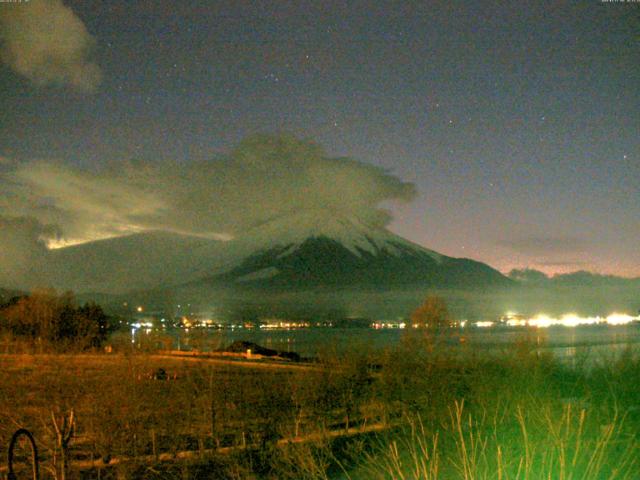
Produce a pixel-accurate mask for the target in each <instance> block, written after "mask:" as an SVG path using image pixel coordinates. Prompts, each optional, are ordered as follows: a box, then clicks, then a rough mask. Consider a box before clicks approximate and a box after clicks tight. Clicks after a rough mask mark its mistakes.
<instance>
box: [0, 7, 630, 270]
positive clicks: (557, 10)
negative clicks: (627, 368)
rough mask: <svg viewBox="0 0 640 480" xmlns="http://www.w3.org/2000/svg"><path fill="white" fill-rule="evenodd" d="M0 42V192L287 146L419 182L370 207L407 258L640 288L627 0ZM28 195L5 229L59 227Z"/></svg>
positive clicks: (270, 12)
mask: <svg viewBox="0 0 640 480" xmlns="http://www.w3.org/2000/svg"><path fill="white" fill-rule="evenodd" d="M39 3H42V4H43V6H40V7H38V5H36V4H39ZM27 5H28V7H27ZM33 5H36V6H35V7H34V6H33ZM65 6H66V7H69V8H70V9H71V10H68V9H66V8H65ZM25 8H41V10H39V11H37V12H35V13H33V15H32V17H33V18H34V19H36V20H37V21H35V23H34V22H32V23H29V22H25V21H24V18H22V17H20V15H19V14H17V13H16V11H17V10H18V9H25ZM58 14H59V15H58ZM52 15H58V16H57V17H56V18H57V19H58V20H59V23H58V24H57V23H56V22H54V21H53V20H51V18H52V17H51V16H52ZM21 18H22V20H21ZM45 19H48V20H45ZM21 21H22V23H20V22H21ZM38 21H39V22H41V23H38ZM51 24H53V25H54V27H55V26H56V25H60V26H61V27H62V28H60V29H56V28H51V30H50V31H47V33H46V35H45V34H43V36H44V39H38V38H37V35H39V32H40V30H39V29H43V28H44V29H45V30H46V27H43V25H49V26H50V25H51ZM16 25H18V27H16ZM25 25H27V26H28V27H29V29H27V28H26V27H25ZM83 25H84V28H83ZM0 29H2V30H1V32H2V33H0V39H1V41H2V42H3V45H2V46H1V47H0V48H1V51H2V59H3V63H2V64H1V65H0V174H2V175H0V188H4V189H5V190H6V189H7V188H9V190H11V189H12V188H14V187H15V185H16V182H17V180H16V178H17V177H15V176H14V174H13V172H15V171H16V170H20V169H22V170H25V169H27V170H28V169H30V168H32V167H31V166H32V165H34V163H33V162H34V161H40V162H42V161H44V162H49V163H51V162H54V163H55V164H57V165H64V168H68V169H72V170H73V171H75V172H78V171H83V172H87V175H91V174H92V172H94V173H95V172H98V173H96V175H100V178H101V179H103V180H104V179H106V178H107V177H108V174H107V173H105V172H106V170H105V169H108V171H113V170H114V169H116V170H117V169H118V165H120V164H124V163H125V162H128V161H132V160H134V161H139V163H138V164H139V165H152V164H156V163H163V162H164V163H171V164H173V165H178V166H185V168H188V166H189V165H193V164H196V163H198V162H206V161H207V160H209V159H211V158H214V157H216V156H219V155H220V154H222V153H225V152H229V151H231V150H232V149H233V148H235V147H236V146H237V145H238V143H239V142H240V141H241V140H242V139H244V138H247V137H248V136H250V135H252V134H256V133H278V132H288V133H290V134H293V135H294V136H296V137H299V138H308V139H311V140H313V141H315V142H317V143H318V144H319V145H321V146H322V147H323V148H324V149H325V150H326V152H327V154H328V155H329V156H331V157H349V158H352V159H355V160H357V161H360V162H362V163H364V164H365V165H373V166H377V167H381V168H383V169H385V170H386V171H387V172H388V175H389V176H390V177H391V176H393V177H397V178H398V179H400V181H401V182H402V183H403V184H405V186H406V184H414V185H415V191H416V192H417V193H416V194H415V196H413V198H412V199H411V200H409V201H404V202H403V201H400V200H402V199H403V198H404V199H406V198H407V195H404V194H396V193H392V194H390V195H388V196H384V195H382V196H381V197H380V198H382V199H383V200H382V201H383V206H385V207H386V208H388V209H390V210H391V212H392V214H393V220H392V222H391V223H390V224H389V227H390V229H391V230H392V231H394V232H396V233H398V234H400V235H402V236H404V237H406V238H408V239H410V240H412V241H414V242H416V243H418V244H421V245H423V246H426V247H428V248H431V249H434V250H436V251H439V252H441V253H444V254H446V255H451V256H456V257H470V258H474V259H477V260H480V261H483V262H486V263H489V264H490V265H492V266H494V267H496V268H498V269H500V270H502V271H505V272H506V271H508V270H510V269H511V268H515V267H527V266H528V267H532V268H536V269H539V270H543V271H545V272H547V273H558V272H568V271H574V270H592V271H597V272H601V273H612V274H617V275H624V276H640V248H639V246H638V245H639V239H640V195H639V194H640V88H639V87H640V3H633V2H616V3H613V2H600V1H598V0H588V1H582V0H581V1H571V2H456V1H448V2H429V1H421V2H408V1H407V2H393V3H391V2H388V3H387V2H381V1H371V2H323V1H320V2H288V1H282V2H253V1H250V2H249V1H248V2H245V1H231V2H217V1H216V2H213V1H197V0H184V1H183V0H179V1H172V2H168V1H153V2H151V1H143V0H140V1H131V0H127V1H120V0H110V1H106V2H101V1H92V0H85V1H65V2H64V5H62V2H61V1H59V0H55V1H54V0H40V1H39V0H31V2H29V3H28V4H25V3H0ZM20 32H22V33H25V35H24V38H18V36H19V35H18V34H19V33H20ZM47 35H48V36H47ZM40 40H42V42H43V43H42V44H44V45H48V46H49V47H51V48H54V47H52V46H55V48H56V49H57V50H56V51H55V52H54V57H53V58H54V60H51V59H45V60H44V61H43V60H42V59H39V58H38V57H37V46H38V45H40V43H38V42H39V41H40ZM32 41H33V45H32V44H30V43H29V42H32ZM65 42H66V43H65ZM34 45H35V46H34ZM78 45H79V47H78ZM32 47H33V48H32ZM34 52H36V53H34ZM47 62H48V63H47ZM34 65H35V66H34ZM38 165H40V164H38ZM60 168H62V167H60ZM115 177H117V175H116V174H114V178H115ZM21 178H23V179H24V178H25V174H23V176H22V177H21ZM83 178H84V177H83ZM105 181H106V180H105ZM326 181H327V182H329V183H330V182H332V178H331V176H329V175H327V178H326ZM59 188H65V187H64V186H59ZM114 189H115V187H114ZM31 191H32V192H34V193H33V195H34V196H35V197H29V198H27V197H24V196H23V197H21V198H19V199H17V200H16V198H15V196H16V195H18V194H16V193H15V190H12V193H11V194H6V195H4V197H3V196H2V195H0V217H4V218H5V219H7V218H14V219H15V218H17V216H21V217H20V218H23V217H25V215H27V214H26V213H25V212H26V211H27V210H28V209H27V208H26V207H25V205H30V208H32V210H33V211H36V210H37V211H42V210H43V209H46V208H59V209H60V210H61V211H62V210H65V209H66V210H65V212H66V213H69V212H68V211H69V210H70V207H68V206H66V207H62V206H60V205H56V201H57V198H58V197H56V195H53V194H51V193H46V192H47V191H49V190H46V189H45V191H44V193H42V194H39V193H38V192H37V191H33V190H31ZM114 191H117V189H115V190H114ZM113 195H115V194H113ZM36 197H37V198H36ZM385 199H386V200H385ZM16 202H17V203H18V204H20V205H22V207H20V209H17V210H15V211H14V210H12V209H13V208H14V206H13V205H15V204H16ZM36 204H37V205H36ZM34 205H36V206H35V207H34ZM36 207H37V208H36ZM113 208H114V209H117V206H115V207H113ZM114 211H115V210H114ZM138 213H140V212H138ZM142 213H144V212H142ZM33 215H35V214H33ZM36 217H37V215H36ZM38 218H40V217H38ZM75 228H76V230H75V237H76V238H78V239H81V237H82V235H81V232H80V234H78V231H77V228H78V227H77V225H76V226H75ZM185 230H188V229H186V228H182V230H181V231H185ZM118 231H120V232H122V233H127V231H126V228H120V229H119V230H118ZM59 233H60V234H61V235H63V236H64V235H65V230H64V228H61V232H59ZM199 233H202V232H199ZM217 233H224V232H219V231H218V232H217Z"/></svg>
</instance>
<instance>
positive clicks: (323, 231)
mask: <svg viewBox="0 0 640 480" xmlns="http://www.w3.org/2000/svg"><path fill="white" fill-rule="evenodd" d="M230 243H231V244H230V245H229V249H228V253H229V258H231V259H233V261H232V262H230V263H229V264H228V268H227V269H226V270H225V271H224V272H217V273H214V274H213V275H210V276H208V277H207V278H206V279H205V280H204V282H205V283H207V284H209V285H212V286H213V285H227V286H228V285H236V286H245V287H252V288H265V287H277V288H289V289H291V288H311V287H314V288H317V287H334V288H336V287H337V288H344V287H364V286H366V287H377V288H380V289H384V288H388V287H392V286H409V285H412V286H422V287H428V286H432V287H436V286H437V287H460V288H470V287H478V286H485V285H507V284H510V283H511V281H510V280H509V279H507V278H505V277H504V276H503V275H502V274H500V273H499V272H498V271H497V270H494V269H492V268H491V267H489V266H487V265H484V264H482V263H480V262H475V261H473V260H467V259H456V258H451V257H446V256H444V255H441V254H439V253H436V252H434V251H432V250H428V249H426V248H423V247H420V246H419V245H416V244H414V243H411V242H409V241H407V240H405V239H403V238H401V237H399V236H397V235H395V234H393V233H391V232H389V231H388V230H386V229H383V228H373V227H369V226H367V225H364V224H363V223H361V222H359V221H357V220H354V219H347V218H344V217H339V216H334V215H317V214H316V213H315V212H306V213H304V214H299V215H296V216H293V217H287V218H286V219H276V220H273V221H271V222H268V223H266V224H264V225H261V226H259V227H257V228H255V229H253V230H252V231H250V232H248V233H247V234H245V235H243V236H242V237H239V238H238V239H236V240H235V241H234V242H230ZM194 283H202V282H200V281H198V282H194Z"/></svg>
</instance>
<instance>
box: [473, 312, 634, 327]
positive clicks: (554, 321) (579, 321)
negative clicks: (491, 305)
mask: <svg viewBox="0 0 640 480" xmlns="http://www.w3.org/2000/svg"><path fill="white" fill-rule="evenodd" d="M509 316H513V315H509V314H507V317H509ZM637 321H640V316H636V317H633V316H631V315H627V314H626V313H612V314H611V315H609V316H607V317H599V316H598V317H580V316H578V315H576V314H574V313H568V314H565V315H563V316H562V317H560V318H554V317H550V316H548V315H544V314H540V315H536V316H535V317H532V318H527V319H522V318H508V319H507V320H505V322H504V324H506V325H508V326H509V327H538V328H548V327H555V326H562V327H578V326H580V325H626V324H628V323H631V322H637ZM501 323H502V322H501ZM494 325H496V322H490V321H484V322H475V326H476V327H480V328H486V327H493V326H494ZM462 326H464V325H462Z"/></svg>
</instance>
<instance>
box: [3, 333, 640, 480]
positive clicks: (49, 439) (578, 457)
mask: <svg viewBox="0 0 640 480" xmlns="http://www.w3.org/2000/svg"><path fill="white" fill-rule="evenodd" d="M456 352H457V353H456V354H455V355H453V354H451V353H449V352H448V351H447V348H446V347H444V346H440V345H438V343H437V342H433V341H432V339H424V338H415V339H406V341H403V342H402V343H401V345H399V346H398V347H397V348H394V349H392V350H387V351H385V352H380V351H378V352H366V351H364V349H359V351H358V352H356V353H353V354H350V355H342V356H339V355H325V356H323V357H322V358H320V359H319V361H318V362H316V363H314V364H312V365H298V364H287V363H282V362H281V363H276V364H272V363H269V362H239V361H237V360H234V361H227V360H225V361H219V359H218V360H216V359H213V360H212V359H208V360H207V359H196V358H177V357H173V356H168V355H155V354H127V355H124V354H109V355H107V354H102V355H2V356H0V424H1V430H0V440H1V441H2V442H3V444H4V445H6V444H7V443H8V440H9V438H10V436H11V434H12V433H13V431H15V430H16V429H17V428H19V427H24V428H27V429H29V430H30V431H32V432H33V433H34V435H35V437H36V440H37V442H38V444H39V446H40V453H41V455H40V457H41V459H42V466H43V471H42V473H43V477H46V478H116V477H117V478H167V479H169V478H238V479H240V478H274V479H275V478H291V479H304V478H309V479H314V478H352V479H359V478H362V479H368V478H397V479H401V478H402V479H403V478H407V479H408V478H421V479H457V478H461V479H494V478H497V479H538V478H553V479H579V478H589V479H625V478H627V479H632V478H640V465H639V464H638V462H637V461H636V457H637V454H638V453H640V445H639V443H638V437H637V432H638V431H639V427H640V408H639V407H640V359H639V358H638V357H637V356H635V355H633V354H632V353H631V352H626V353H625V354H623V355H622V356H621V357H619V358H618V359H617V360H615V361H610V362H598V361H593V359H591V360H590V361H589V362H584V365H581V364H578V365H575V366H567V365H566V364H561V363H559V362H556V361H555V360H554V359H553V358H552V357H550V356H541V355H540V354H538V353H536V351H535V349H534V348H532V345H531V344H530V343H529V342H527V341H526V339H522V340H521V341H519V342H517V343H515V344H513V345H512V346H510V347H509V348H508V349H507V350H505V351H503V352H501V353H499V354H493V355H488V354H483V353H482V352H479V351H478V350H477V349H475V348H474V347H473V345H469V346H468V347H467V348H465V349H463V350H457V351H456ZM586 365H589V366H588V367H587V366H586ZM72 411H73V416H74V428H73V430H72V431H70V435H69V441H68V443H66V444H65V443H63V442H61V441H60V435H59V434H60V433H61V432H60V431H61V430H62V433H64V429H65V428H66V429H67V430H69V422H67V424H65V422H64V421H63V420H64V418H67V419H69V418H70V413H71V412H72ZM17 460H18V462H17V464H18V465H25V464H26V463H28V462H26V459H25V458H18V459H17Z"/></svg>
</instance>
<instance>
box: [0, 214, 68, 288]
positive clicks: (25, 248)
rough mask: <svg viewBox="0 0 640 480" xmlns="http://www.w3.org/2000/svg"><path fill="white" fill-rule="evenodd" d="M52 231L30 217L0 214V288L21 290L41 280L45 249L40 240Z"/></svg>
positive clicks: (43, 269) (49, 235)
mask: <svg viewBox="0 0 640 480" xmlns="http://www.w3.org/2000/svg"><path fill="white" fill-rule="evenodd" d="M55 233H56V232H55V229H53V228H52V227H49V226H45V225H42V224H41V223H40V222H38V221H37V220H35V219H34V218H27V217H4V216H1V215H0V285H1V286H3V287H11V288H23V287H27V286H34V285H38V282H39V281H41V280H43V279H44V275H45V268H46V267H45V263H46V253H47V252H46V246H45V244H44V242H43V240H42V239H43V238H44V237H51V236H54V235H55Z"/></svg>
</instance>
